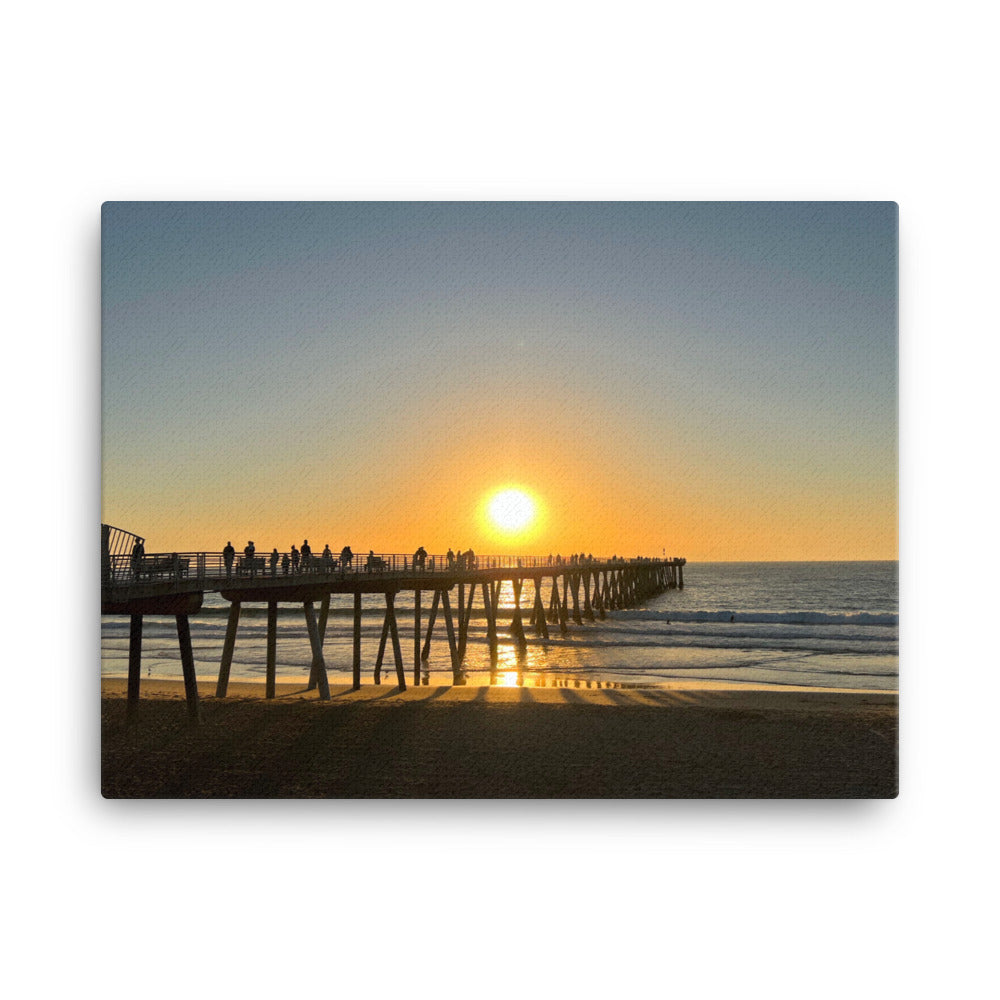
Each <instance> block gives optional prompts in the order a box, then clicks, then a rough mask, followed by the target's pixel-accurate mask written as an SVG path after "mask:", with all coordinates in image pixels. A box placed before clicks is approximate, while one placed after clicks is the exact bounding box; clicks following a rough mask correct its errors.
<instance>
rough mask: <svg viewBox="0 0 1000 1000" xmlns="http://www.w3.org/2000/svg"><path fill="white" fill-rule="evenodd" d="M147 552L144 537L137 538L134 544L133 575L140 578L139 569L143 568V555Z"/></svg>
mask: <svg viewBox="0 0 1000 1000" xmlns="http://www.w3.org/2000/svg"><path fill="white" fill-rule="evenodd" d="M145 554H146V547H145V546H144V545H143V544H142V539H141V538H137V539H136V540H135V545H133V546H132V576H133V578H134V579H136V580H138V579H139V571H140V570H141V569H142V557H143V556H144V555H145Z"/></svg>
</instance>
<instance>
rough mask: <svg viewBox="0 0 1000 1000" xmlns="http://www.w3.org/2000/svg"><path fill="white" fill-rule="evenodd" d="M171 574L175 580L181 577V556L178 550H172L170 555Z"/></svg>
mask: <svg viewBox="0 0 1000 1000" xmlns="http://www.w3.org/2000/svg"><path fill="white" fill-rule="evenodd" d="M170 575H171V576H172V577H173V578H174V579H175V580H179V579H180V578H181V557H180V556H179V555H178V554H177V553H176V552H172V553H171V555H170Z"/></svg>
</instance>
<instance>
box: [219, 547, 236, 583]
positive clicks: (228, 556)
mask: <svg viewBox="0 0 1000 1000" xmlns="http://www.w3.org/2000/svg"><path fill="white" fill-rule="evenodd" d="M235 558H236V549H234V548H233V543H232V542H231V541H230V542H226V547H225V548H224V549H223V550H222V561H223V563H225V566H226V579H227V580H231V579H232V578H233V560H234V559H235Z"/></svg>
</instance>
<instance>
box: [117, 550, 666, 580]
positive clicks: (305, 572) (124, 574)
mask: <svg viewBox="0 0 1000 1000" xmlns="http://www.w3.org/2000/svg"><path fill="white" fill-rule="evenodd" d="M671 561H673V557H667V558H665V559H661V558H650V557H642V556H639V557H633V558H629V559H626V558H623V557H620V556H617V555H616V556H604V557H598V556H593V555H590V554H587V555H583V554H578V555H573V556H563V555H561V554H560V555H549V556H534V555H532V556H514V555H485V556H480V555H472V556H471V557H469V556H467V554H466V553H454V554H452V553H435V554H433V555H432V554H427V555H426V556H425V557H423V558H422V559H421V558H419V557H417V558H416V561H415V557H414V555H413V554H404V553H399V552H388V553H387V552H379V553H376V552H374V551H373V550H370V551H369V552H368V553H366V554H365V555H353V557H352V558H350V559H346V560H345V559H343V558H342V557H341V555H340V554H339V553H338V554H336V555H335V554H334V553H333V552H330V553H329V554H326V552H325V551H324V552H320V553H318V554H317V553H311V554H310V555H309V556H308V557H307V558H303V557H302V555H301V553H298V558H297V560H296V558H295V554H293V553H291V552H277V551H276V550H273V551H271V552H260V551H256V550H255V551H254V553H253V556H252V557H250V556H248V555H247V554H245V553H236V554H235V555H234V556H233V558H232V560H231V561H228V560H227V559H226V558H225V556H224V555H223V553H222V552H157V553H142V554H141V555H138V556H136V555H133V554H131V553H127V554H123V553H121V552H119V553H117V554H113V555H109V554H105V555H104V556H103V558H102V568H101V569H102V583H105V584H109V585H112V586H121V585H133V584H142V583H162V582H168V581H171V580H177V581H196V582H199V583H207V582H211V583H219V582H226V581H235V582H240V583H245V582H247V581H249V580H254V579H272V578H275V579H277V578H281V579H292V578H296V579H298V578H303V579H305V580H314V579H316V578H317V577H320V578H322V577H329V578H331V579H338V578H345V577H352V576H358V575H365V576H372V575H375V576H382V577H384V576H388V575H393V574H395V575H400V574H406V575H411V574H414V573H417V574H422V573H426V574H441V573H454V572H456V571H457V572H461V571H469V570H486V569H527V570H532V569H548V568H553V569H557V570H559V571H562V570H564V569H567V568H569V569H571V568H573V567H575V566H587V565H597V564H601V565H606V564H609V563H620V564H623V565H627V564H632V563H636V562H649V563H664V562H666V563H669V562H671Z"/></svg>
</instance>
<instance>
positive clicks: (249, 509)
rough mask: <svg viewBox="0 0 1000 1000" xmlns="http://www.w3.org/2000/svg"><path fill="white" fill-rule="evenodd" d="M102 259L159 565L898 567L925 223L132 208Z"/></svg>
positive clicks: (112, 396)
mask: <svg viewBox="0 0 1000 1000" xmlns="http://www.w3.org/2000/svg"><path fill="white" fill-rule="evenodd" d="M101 253H102V289H101V295H102V520H103V521H104V522H105V523H110V524H112V525H115V526H116V527H120V528H124V529H126V530H128V531H132V532H134V533H136V534H139V535H142V536H143V537H144V538H145V539H146V549H147V551H148V552H169V551H175V550H176V551H201V550H210V551H219V550H221V548H222V547H223V546H224V545H225V543H226V542H227V541H229V540H232V541H233V544H234V545H236V547H237V548H242V546H243V545H245V544H246V542H247V541H248V540H250V539H253V540H254V542H255V545H256V548H257V549H258V550H267V551H270V549H271V548H272V547H277V548H278V550H279V551H285V550H287V549H288V548H289V547H290V546H291V545H292V544H293V543H294V544H301V542H302V540H303V539H304V538H308V539H309V541H310V544H311V545H312V547H313V548H314V549H316V548H318V547H321V546H322V545H323V544H326V543H329V544H330V546H331V548H333V549H334V550H335V551H339V550H340V548H341V547H343V546H344V545H351V547H352V548H353V549H354V551H355V552H366V551H368V550H369V549H374V550H375V551H376V552H400V553H407V552H412V551H414V550H415V549H416V547H417V546H419V545H423V546H424V547H425V548H426V549H427V550H428V551H429V552H432V553H433V552H443V551H444V550H446V549H447V548H449V547H451V548H453V549H455V550H458V549H465V548H468V547H470V546H471V547H473V548H475V550H476V552H477V553H479V554H490V553H497V554H499V553H523V554H538V555H546V554H549V553H562V554H569V553H571V552H589V553H593V554H594V555H611V554H618V555H629V556H631V555H640V554H641V555H661V554H666V555H678V556H684V557H686V558H688V559H690V560H694V561H709V560H785V559H789V560H792V559H803V560H807V559H895V558H896V557H897V519H898V518H897V480H898V477H897V304H896V293H897V207H896V205H895V203H892V202H846V203H837V202H704V203H694V202H650V203H646V202H555V203H541V202H447V203H433V202H328V203H325V202H306V203H292V202H279V203H265V202H229V203H212V202H187V203H166V202H109V203H106V204H105V205H104V206H103V209H102V250H101ZM506 488H517V489H519V490H522V491H524V493H526V494H527V495H528V496H529V497H530V498H531V499H532V500H533V502H534V504H535V510H536V517H535V518H534V519H533V520H532V522H531V523H530V524H529V525H528V526H527V527H526V528H525V529H523V530H522V531H520V532H519V533H510V532H504V531H502V530H501V529H500V527H499V526H497V525H496V524H494V523H492V522H491V521H490V520H489V518H488V517H487V516H486V515H485V513H484V511H485V509H486V506H487V503H488V501H489V499H490V497H491V496H493V495H494V494H495V493H496V492H497V491H498V490H500V489H506Z"/></svg>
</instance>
